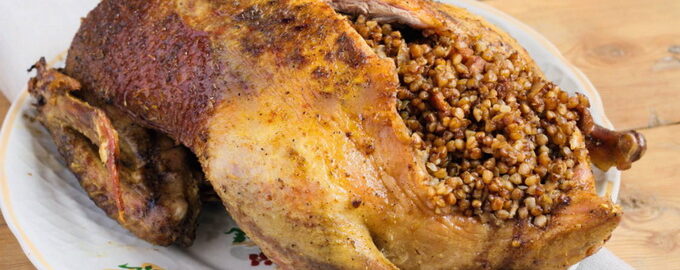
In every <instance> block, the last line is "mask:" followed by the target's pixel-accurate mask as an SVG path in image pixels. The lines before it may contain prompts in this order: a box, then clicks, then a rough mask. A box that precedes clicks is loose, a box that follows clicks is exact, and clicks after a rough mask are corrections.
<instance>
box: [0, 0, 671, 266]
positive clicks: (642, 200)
mask: <svg viewBox="0 0 680 270" xmlns="http://www.w3.org/2000/svg"><path fill="white" fill-rule="evenodd" d="M484 2H485V3H488V4H490V5H492V6H494V7H496V8H498V9H500V10H502V11H504V12H506V13H508V14H510V15H512V16H514V17H515V18H517V19H519V20H520V21H523V22H524V23H526V24H528V25H530V26H531V27H533V28H534V29H536V30H537V31H538V32H540V33H541V34H543V35H544V36H545V37H547V38H548V40H550V41H551V42H553V43H554V44H555V45H556V46H557V47H558V48H559V49H560V51H561V52H562V53H563V54H564V55H565V57H566V58H567V59H568V60H569V61H570V62H571V63H573V64H575V65H576V66H577V67H579V68H580V69H581V70H583V72H584V73H585V74H586V75H587V76H588V77H589V78H590V79H591V80H592V81H593V84H595V86H596V87H597V89H598V90H599V91H600V93H601V95H602V99H603V101H604V105H605V110H606V112H607V115H608V116H609V118H610V119H611V120H612V122H613V123H614V125H615V126H616V127H617V128H619V129H632V128H635V129H638V130H640V131H641V132H642V133H643V134H644V135H645V136H646V137H647V140H648V142H649V148H648V150H647V154H646V156H645V157H644V158H643V159H642V160H640V161H639V162H638V163H635V164H634V166H633V168H632V169H631V170H628V171H625V172H624V173H623V179H622V181H623V183H622V187H621V193H620V196H619V198H620V203H621V205H622V206H623V208H624V211H625V214H624V217H623V222H622V223H621V226H620V227H619V228H618V229H617V230H616V231H615V232H614V235H613V237H612V239H611V240H610V241H609V242H608V243H607V244H606V247H607V248H609V249H610V250H611V251H612V252H614V253H615V254H616V255H618V256H619V257H621V258H622V259H623V260H625V261H626V262H628V263H629V264H631V265H632V266H633V267H635V268H636V269H640V270H645V269H680V158H679V157H680V135H676V134H680V1H678V0H647V1H639V0H599V1H592V0H570V1H561V0H532V1H526V0H487V1H484ZM37 57H38V56H37V55H36V58H37ZM1 60H2V59H0V61H1ZM8 106H9V104H8V102H7V100H6V99H5V98H4V97H0V115H2V116H3V117H4V114H5V113H6V111H7V108H8ZM0 269H9V270H19V269H21V270H23V269H34V268H33V266H32V265H31V264H30V262H29V261H28V260H27V259H26V256H25V255H24V254H23V252H22V251H21V249H20V247H19V245H18V243H17V242H16V239H15V238H14V236H13V235H12V234H11V233H10V231H9V229H8V228H7V225H6V224H5V222H4V220H2V218H1V217H0Z"/></svg>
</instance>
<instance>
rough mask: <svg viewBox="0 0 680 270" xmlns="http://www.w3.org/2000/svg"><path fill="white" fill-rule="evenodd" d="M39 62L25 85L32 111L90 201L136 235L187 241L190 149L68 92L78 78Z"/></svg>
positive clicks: (193, 190)
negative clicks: (34, 109)
mask: <svg viewBox="0 0 680 270" xmlns="http://www.w3.org/2000/svg"><path fill="white" fill-rule="evenodd" d="M36 68H37V72H38V75H37V76H36V78H34V79H32V80H31V82H30V84H29V91H30V92H31V94H32V95H33V96H35V97H36V98H37V99H38V103H37V104H36V107H37V109H38V115H37V118H38V120H40V122H41V123H42V124H43V125H44V126H45V127H46V128H47V129H48V130H49V132H50V134H51V135H52V138H53V139H54V141H55V144H56V145H57V148H58V149H59V152H60V153H61V154H62V156H64V158H65V160H66V162H67V164H68V166H69V168H70V169H71V171H73V172H74V174H75V175H76V176H77V177H78V179H79V181H80V184H81V185H82V186H83V188H84V189H85V191H87V193H88V195H89V196H90V198H92V200H93V201H94V202H95V204H97V206H99V207H100V208H102V209H103V210H104V211H105V212H106V214H107V215H109V216H110V217H111V218H113V219H116V220H117V221H118V222H119V223H120V224H121V225H122V226H123V227H125V228H127V229H128V230H130V231H131V232H132V233H134V234H135V235H137V236H138V237H139V238H142V239H144V240H146V241H149V242H151V243H153V244H157V245H170V244H172V243H177V244H179V245H185V246H187V245H190V244H191V242H192V241H193V239H194V235H195V230H196V219H197V217H198V213H199V210H200V200H199V198H198V179H200V177H201V176H200V171H199V170H197V169H196V168H192V163H191V159H190V153H189V152H188V151H187V150H186V149H185V148H184V147H182V146H178V145H176V144H175V143H174V142H173V141H172V140H171V139H170V138H168V137H167V136H164V135H162V134H159V133H157V132H154V131H151V130H147V129H145V128H143V127H141V126H139V125H136V124H134V123H132V121H131V119H130V118H129V117H128V116H127V115H126V114H124V113H122V112H121V111H120V110H118V109H116V108H115V107H113V106H111V105H107V104H105V103H103V102H100V101H98V100H96V99H94V98H93V97H91V96H90V93H88V92H85V93H83V94H84V95H86V97H85V98H84V99H85V100H87V101H89V102H85V101H83V100H80V99H78V98H75V97H73V96H71V92H72V91H74V90H78V89H80V84H79V83H78V82H77V81H75V80H74V79H72V78H70V77H68V76H66V75H63V74H61V73H59V72H58V71H56V70H52V69H47V67H46V66H45V62H44V60H41V61H40V62H38V63H37V64H36ZM93 105H95V106H93ZM110 117H111V118H110ZM98 148H99V149H98ZM193 166H196V165H193ZM114 178H117V179H114Z"/></svg>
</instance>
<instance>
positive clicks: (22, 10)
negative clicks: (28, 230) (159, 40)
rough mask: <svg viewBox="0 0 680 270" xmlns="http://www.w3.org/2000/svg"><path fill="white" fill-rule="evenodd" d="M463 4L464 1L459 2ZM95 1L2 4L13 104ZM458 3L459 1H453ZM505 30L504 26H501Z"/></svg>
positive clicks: (1, 72) (603, 257) (600, 262)
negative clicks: (31, 71) (37, 66)
mask: <svg viewBox="0 0 680 270" xmlns="http://www.w3.org/2000/svg"><path fill="white" fill-rule="evenodd" d="M457 1H462V0H457ZM98 2H99V1H95V0H2V1H0V90H2V93H3V94H4V95H5V97H7V98H8V99H9V100H10V101H13V100H15V99H16V98H17V97H18V96H19V94H20V93H21V91H23V90H24V89H25V88H26V82H27V81H28V78H29V77H30V75H29V73H28V72H27V71H26V70H27V69H28V68H29V67H30V66H31V65H32V64H33V63H35V62H36V60H38V58H39V57H41V56H45V57H46V58H47V59H48V60H49V59H52V58H54V57H56V56H57V55H59V54H61V53H63V52H64V51H65V50H66V49H67V48H68V47H69V44H70V43H71V39H72V38H73V35H74V34H75V33H76V31H77V30H78V26H79V25H80V18H81V17H83V16H85V14H87V12H88V11H90V10H91V9H92V8H94V7H95V6H96V5H97V3H98ZM450 2H452V3H455V2H456V1H450ZM500 26H501V28H503V27H502V25H500ZM576 269H577V270H596V269H617V270H627V269H633V268H632V267H630V266H629V265H627V264H626V263H625V262H623V261H622V260H621V259H619V258H618V257H616V256H615V255H614V254H612V253H611V252H610V251H608V250H607V249H605V248H603V249H601V250H600V251H599V252H597V253H596V254H594V255H593V256H590V257H588V258H587V259H585V260H583V261H582V262H581V263H580V264H579V265H578V266H577V268H576Z"/></svg>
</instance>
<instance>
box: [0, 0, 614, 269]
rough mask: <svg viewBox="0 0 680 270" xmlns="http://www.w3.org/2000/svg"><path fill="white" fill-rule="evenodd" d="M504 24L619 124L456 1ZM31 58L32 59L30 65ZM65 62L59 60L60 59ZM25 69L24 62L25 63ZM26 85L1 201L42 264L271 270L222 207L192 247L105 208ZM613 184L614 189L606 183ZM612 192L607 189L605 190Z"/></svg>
mask: <svg viewBox="0 0 680 270" xmlns="http://www.w3.org/2000/svg"><path fill="white" fill-rule="evenodd" d="M446 2H450V3H452V4H455V5H458V6H462V7H465V8H467V9H469V10H470V11H471V12H472V13H475V14H478V15H480V16H482V17H484V18H486V19H487V20H489V21H490V22H492V23H494V24H496V25H497V26H499V27H500V28H502V29H503V30H505V31H507V32H508V33H509V34H510V35H511V36H513V37H514V38H515V39H517V40H518V41H519V43H521V44H522V46H524V47H525V48H526V49H527V50H528V51H529V53H530V54H531V56H532V57H533V58H534V59H535V60H536V62H537V63H538V65H539V66H540V67H541V68H542V69H543V71H544V72H545V73H546V75H547V76H548V78H549V79H550V80H552V81H554V82H556V83H557V84H559V86H560V87H562V88H563V89H565V90H567V91H578V92H581V93H584V94H585V95H587V96H588V97H589V98H590V101H591V104H592V113H593V115H594V118H595V120H596V122H598V123H599V124H601V125H604V126H607V127H610V128H612V125H611V123H610V122H609V121H608V120H607V118H606V116H605V115H604V111H603V107H602V101H601V99H600V96H599V95H598V93H597V91H596V90H595V88H594V87H593V85H592V84H591V83H590V81H588V79H587V78H586V77H585V76H584V75H583V73H581V72H580V71H579V70H578V69H576V68H575V67H573V66H572V65H570V64H568V63H567V61H566V60H565V59H564V58H563V57H562V56H561V55H560V53H559V51H558V50H557V49H556V48H555V47H554V46H553V45H552V44H550V42H548V41H547V40H546V39H545V38H543V37H542V36H540V35H539V34H538V33H536V32H535V31H534V30H532V29H531V28H529V27H527V26H526V25H524V24H522V23H520V22H518V21H517V20H515V19H513V18H511V17H509V16H508V15H505V14H503V13H501V12H499V11H498V10H495V9H493V8H491V7H489V6H487V5H484V4H481V3H479V2H476V1H472V0H450V1H446ZM27 64H28V63H27ZM57 65H59V64H58V63H57ZM17 68H21V67H17ZM31 103H32V100H31V98H29V96H28V94H27V92H26V91H24V92H23V93H22V94H21V95H20V97H19V98H18V99H17V101H16V102H14V103H13V104H12V107H11V108H10V111H9V113H8V114H7V117H6V119H5V122H4V124H3V127H2V133H1V134H0V206H2V213H3V214H4V217H5V220H6V222H7V224H8V226H9V227H10V229H11V230H12V232H13V233H14V235H15V236H16V237H17V239H18V240H19V243H20V244H21V247H22V248H23V250H24V252H25V253H26V254H27V255H28V258H29V259H30V260H31V261H32V262H33V264H34V265H35V266H36V267H37V268H38V269H41V270H42V269H107V270H108V269H139V270H147V269H149V270H150V269H271V268H272V267H271V266H266V265H265V261H260V263H259V265H258V266H251V260H250V259H249V255H250V254H258V253H259V249H258V248H257V247H252V246H250V247H249V246H244V245H235V244H233V243H232V241H233V239H234V234H233V233H232V234H226V233H227V232H228V231H230V230H231V229H232V228H233V227H234V226H235V224H234V222H233V221H231V219H229V218H228V216H227V214H226V212H225V211H224V210H223V209H222V208H221V207H213V208H210V209H207V210H206V211H205V212H204V214H203V215H202V217H201V219H200V226H199V228H198V234H197V238H196V242H195V244H194V245H193V246H192V247H190V248H187V249H181V248H177V247H167V248H166V247H157V246H152V245H150V244H147V243H146V242H144V241H142V240H139V239H137V238H135V237H134V236H132V235H131V234H130V233H128V232H127V231H126V230H125V229H123V228H121V227H120V226H119V225H118V224H117V223H116V222H115V221H113V220H111V219H109V218H108V217H106V216H105V215H104V213H103V212H102V211H101V210H100V209H98V208H97V207H96V206H95V205H94V204H93V203H92V201H91V200H90V199H89V198H88V197H87V196H86V194H85V192H83V191H82V189H81V188H80V186H79V184H78V182H77V180H76V178H75V177H74V176H73V175H72V174H71V173H70V172H69V171H68V170H67V169H66V167H65V166H64V160H63V159H62V158H61V157H60V156H59V154H58V153H57V151H56V149H55V146H54V145H53V143H52V141H51V139H50V137H49V135H48V134H47V132H46V131H45V129H43V128H42V127H41V126H40V125H39V124H38V123H37V122H35V121H33V120H31V118H30V117H27V116H30V115H31V114H32V107H31ZM596 177H597V180H598V191H599V192H600V193H601V194H602V195H604V194H605V193H608V194H610V195H611V196H612V197H613V198H614V199H616V194H617V193H618V186H619V181H620V173H619V172H618V171H616V170H610V171H609V172H607V173H602V172H596ZM605 187H607V188H605ZM605 190H606V191H605Z"/></svg>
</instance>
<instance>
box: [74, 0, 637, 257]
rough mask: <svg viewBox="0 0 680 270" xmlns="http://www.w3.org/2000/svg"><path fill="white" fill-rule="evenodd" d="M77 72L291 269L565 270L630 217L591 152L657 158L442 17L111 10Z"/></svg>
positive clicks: (404, 6)
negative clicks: (600, 180)
mask: <svg viewBox="0 0 680 270" xmlns="http://www.w3.org/2000/svg"><path fill="white" fill-rule="evenodd" d="M64 73H65V74H66V75H68V76H70V77H72V78H73V79H75V80H77V81H78V82H79V83H80V84H82V90H81V91H85V92H88V93H89V95H92V96H94V97H95V98H96V99H98V100H102V101H105V102H107V103H108V104H112V105H113V106H115V107H116V108H117V109H119V110H120V111H122V112H124V113H126V114H127V115H128V116H129V117H131V119H133V121H134V122H135V123H136V124H139V125H142V126H144V127H146V128H149V129H153V130H158V131H159V132H162V133H164V134H167V135H168V136H169V137H170V138H172V139H174V140H176V141H178V142H180V143H182V144H183V145H185V146H187V147H188V148H189V149H191V151H193V152H194V153H195V154H196V156H197V157H198V159H199V162H200V164H201V167H202V169H203V172H204V173H205V176H206V178H207V179H208V180H209V181H210V183H211V184H212V186H213V187H214V189H215V191H216V192H217V193H218V195H219V196H220V198H221V200H222V202H223V204H224V205H225V207H226V208H227V210H228V211H229V212H230V214H231V215H232V217H233V218H234V219H235V220H236V222H237V223H238V224H239V225H240V226H241V228H242V229H243V230H244V231H245V232H246V233H247V234H248V235H249V236H250V237H251V239H253V241H254V242H255V243H257V244H258V245H259V246H260V247H261V248H262V250H263V251H264V253H266V254H267V256H268V257H269V258H271V259H272V260H273V261H274V262H275V263H276V264H277V265H279V267H281V268H282V269H397V268H401V269H563V268H566V267H568V266H569V265H571V264H573V263H576V262H577V261H579V260H581V259H583V258H584V257H586V256H588V255H590V254H592V253H594V252H595V251H597V249H599V248H600V247H601V246H602V244H603V243H604V242H605V241H606V240H607V239H608V238H609V237H610V235H611V232H612V231H613V229H614V228H615V227H616V226H617V224H618V223H619V221H620V218H621V210H620V208H619V207H618V206H616V205H615V204H613V203H612V202H611V201H610V200H609V199H607V198H601V197H598V196H597V195H596V194H595V190H594V179H593V175H592V172H591V167H590V166H591V165H590V161H591V156H590V155H589V154H588V153H589V150H590V151H595V152H597V153H599V154H598V155H594V156H592V158H593V162H595V163H596V164H601V166H602V167H605V168H606V167H608V166H611V165H617V166H619V167H621V168H626V167H628V166H630V162H632V161H634V160H635V159H637V158H639V157H640V156H641V155H642V153H643V152H644V140H643V138H642V137H641V136H639V134H637V133H635V132H626V133H618V132H614V131H606V132H604V129H602V128H601V127H598V126H596V125H594V124H593V123H592V120H591V118H590V116H589V112H588V109H587V107H588V102H587V99H586V98H585V97H582V96H570V95H568V94H567V93H565V92H564V91H562V90H560V89H559V87H557V86H555V85H554V84H552V83H550V82H548V81H546V80H545V78H544V77H543V75H542V73H541V72H540V70H538V68H537V67H536V65H535V64H534V63H533V61H532V60H531V59H530V58H529V56H528V55H527V53H526V52H525V51H524V49H522V48H521V47H520V46H519V45H518V44H517V43H516V42H515V41H514V40H512V39H511V38H510V37H508V36H507V35H506V34H504V33H502V32H500V31H499V30H497V29H496V28H494V27H493V26H491V25H490V24H488V23H486V22H484V21H483V20H481V19H480V18H477V17H475V16H473V15H470V14H468V13H467V12H465V11H464V10H462V9H459V8H455V7H453V6H449V5H445V4H441V3H436V2H429V1H419V0H411V1H390V0H370V1H351V0H342V1H320V0H290V1H258V0H245V1H209V0H176V1H153V0H152V1H142V0H127V1H123V0H104V1H102V2H101V3H100V4H99V5H98V7H97V8H95V9H94V10H93V11H92V12H91V13H90V14H89V15H88V16H87V18H85V19H84V20H83V23H82V26H81V28H80V30H79V31H78V33H77V35H76V37H75V38H74V40H73V43H72V46H71V49H70V50H69V55H68V58H67V63H66V68H65V69H64ZM605 135H606V136H605ZM87 137H88V138H90V136H87ZM90 139H91V140H95V139H96V138H90ZM587 148H590V149H587ZM603 153H610V154H609V155H606V154H603ZM114 187H115V185H114ZM119 208H120V207H119ZM118 210H119V211H120V209H118Z"/></svg>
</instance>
